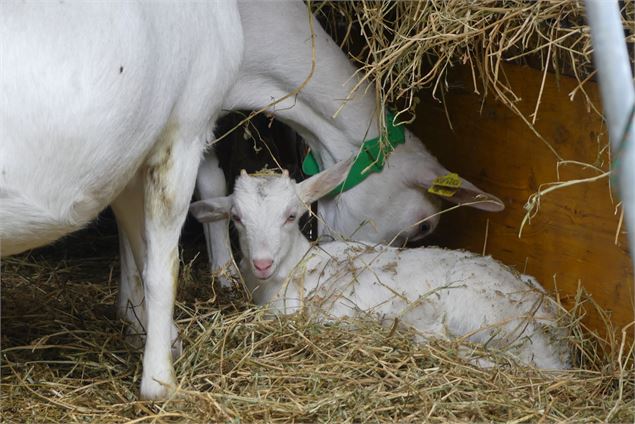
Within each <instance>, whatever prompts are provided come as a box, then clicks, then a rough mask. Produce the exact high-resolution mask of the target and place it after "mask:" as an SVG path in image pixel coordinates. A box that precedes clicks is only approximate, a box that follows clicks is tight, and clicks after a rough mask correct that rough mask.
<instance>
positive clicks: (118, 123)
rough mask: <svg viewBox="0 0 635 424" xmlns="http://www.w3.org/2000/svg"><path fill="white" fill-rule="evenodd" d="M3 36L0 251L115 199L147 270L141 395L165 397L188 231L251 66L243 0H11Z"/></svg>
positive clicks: (42, 240)
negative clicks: (243, 71) (203, 178)
mask: <svg viewBox="0 0 635 424" xmlns="http://www.w3.org/2000/svg"><path fill="white" fill-rule="evenodd" d="M0 40H2V49H1V50H0V51H1V53H0V63H2V72H0V87H1V91H0V93H1V94H0V96H1V97H0V99H1V106H0V130H1V131H2V134H1V136H0V138H1V140H2V141H1V142H0V243H1V244H0V249H1V252H2V254H3V255H10V254H15V253H19V252H22V251H24V250H27V249H31V248H34V247H37V246H41V245H44V244H47V243H50V242H52V241H54V240H55V239H57V238H59V237H62V236H63V235H65V234H68V233H70V232H72V231H75V230H77V229H80V228H81V227H83V226H84V225H86V224H87V223H88V222H90V221H91V220H92V219H94V218H95V217H96V216H97V214H98V213H99V212H100V211H101V210H102V209H104V208H105V207H106V206H108V205H109V204H112V207H113V210H114V212H115V215H116V217H117V223H118V225H119V226H120V232H121V234H125V235H126V239H127V240H129V246H128V247H129V251H130V254H131V257H132V259H131V260H130V263H129V264H128V265H129V266H131V267H133V268H138V269H139V270H142V274H141V273H140V274H141V275H142V278H139V277H137V279H135V281H133V282H132V284H134V290H136V291H137V292H138V294H139V296H138V297H137V299H138V300H139V302H141V303H145V308H143V314H142V315H141V316H139V317H138V318H139V320H140V321H141V322H142V324H143V327H144V328H145V330H146V333H147V341H146V344H145V351H144V355H143V376H142V381H141V396H142V397H143V398H146V399H159V398H165V397H166V396H168V394H169V393H170V391H171V390H173V388H174V387H175V383H176V380H175V375H174V369H173V366H172V355H173V354H174V355H176V354H179V352H180V345H179V344H178V343H175V342H176V341H177V336H178V333H177V329H176V327H175V326H174V323H173V321H172V315H173V309H174V296H175V292H176V283H177V273H178V266H179V258H178V249H177V247H178V246H177V243H178V238H179V234H180V231H181V226H182V224H183V221H184V220H185V216H186V214H187V209H188V206H189V202H190V198H191V195H192V192H193V190H194V185H195V180H196V172H197V169H198V165H199V163H200V158H201V156H202V152H203V148H204V145H205V142H206V141H207V140H209V138H210V137H211V136H212V130H213V124H214V122H215V120H216V118H217V117H218V114H219V112H220V111H221V107H222V104H223V100H224V98H225V97H226V94H227V92H228V90H229V89H230V88H231V86H232V85H233V83H234V81H235V79H236V75H237V74H238V69H239V65H240V61H241V58H242V53H243V38H242V30H241V23H240V17H239V13H238V8H237V5H236V4H235V2H231V1H223V2H216V1H209V2H197V3H194V2H185V3H178V4H177V3H174V4H168V3H153V2H124V3H117V4H114V5H113V4H107V3H99V2H98V3H93V2H89V3H75V2H49V3H41V2H33V3H28V2H10V3H3V5H2V13H0ZM126 243H128V242H126ZM141 281H143V283H142V282H141ZM126 296H127V293H125V292H124V293H123V294H122V297H123V298H124V302H125V301H126V299H127V298H126ZM120 303H121V301H120ZM173 343H175V344H174V345H173ZM171 349H172V353H171Z"/></svg>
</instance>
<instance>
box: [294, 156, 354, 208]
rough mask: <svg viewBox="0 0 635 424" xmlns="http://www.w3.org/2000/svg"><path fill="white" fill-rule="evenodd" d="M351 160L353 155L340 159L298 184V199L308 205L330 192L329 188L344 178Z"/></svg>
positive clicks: (349, 167) (331, 188) (338, 183)
mask: <svg viewBox="0 0 635 424" xmlns="http://www.w3.org/2000/svg"><path fill="white" fill-rule="evenodd" d="M353 160H354V156H353V157H351V158H349V159H347V160H343V161H340V162H338V163H336V164H335V165H333V166H332V167H330V168H327V169H325V170H324V171H322V172H320V173H318V174H315V175H314V176H312V177H311V178H309V179H307V180H304V181H302V182H301V183H300V184H298V195H299V196H300V200H301V201H302V202H303V203H304V204H306V205H310V204H311V203H313V202H315V201H316V200H318V199H320V198H322V197H324V196H325V195H327V194H328V193H330V192H331V190H333V189H334V188H335V187H337V186H338V185H340V184H341V183H342V182H344V180H346V177H347V176H348V172H349V171H350V169H351V165H352V164H353Z"/></svg>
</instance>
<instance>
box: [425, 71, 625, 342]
mask: <svg viewBox="0 0 635 424" xmlns="http://www.w3.org/2000/svg"><path fill="white" fill-rule="evenodd" d="M503 70H504V74H505V77H506V78H507V79H508V80H509V82H510V84H511V86H512V87H513V89H514V91H515V92H516V93H517V94H518V95H519V96H520V97H521V98H522V101H521V102H520V103H518V107H519V109H520V110H521V111H522V112H523V113H524V114H525V116H528V115H529V114H530V113H532V112H533V110H534V107H535V105H536V99H537V96H538V93H539V88H540V86H541V81H542V73H541V72H539V71H537V70H534V69H531V68H528V67H521V66H515V65H508V66H505V67H504V68H503ZM448 82H449V83H450V84H451V86H452V87H454V86H455V85H456V86H457V88H452V89H451V91H450V94H449V95H446V98H445V103H446V106H447V114H449V116H450V119H451V122H452V125H453V128H454V130H451V129H450V126H449V125H448V121H447V118H446V112H445V111H444V108H443V105H441V104H439V103H438V102H435V101H433V100H432V98H431V95H430V93H422V96H421V98H422V102H421V104H420V106H419V108H418V110H417V120H416V122H415V124H414V125H413V130H414V131H415V133H416V134H417V135H418V136H419V137H420V138H421V139H422V140H423V141H424V143H425V144H426V145H427V146H428V147H429V148H430V150H431V151H432V153H434V154H435V155H436V156H437V157H438V158H439V160H440V161H441V162H442V163H443V164H444V165H445V166H446V167H448V169H451V170H454V171H457V172H458V173H459V174H460V175H462V176H463V177H465V178H467V179H469V180H470V181H472V182H473V183H475V184H476V185H478V186H479V187H481V188H482V189H484V190H487V191H490V192H491V193H493V194H496V195H497V196H499V197H500V198H501V199H502V200H503V201H504V202H505V204H506V206H507V209H506V210H505V211H504V212H501V213H498V214H492V213H485V212H480V211H476V210H473V209H469V208H461V209H459V210H457V211H453V212H450V213H448V214H446V215H445V216H444V217H443V218H442V221H441V225H440V227H439V230H438V233H437V235H436V236H435V239H434V240H433V243H434V244H440V245H444V246H448V247H452V248H459V247H460V248H466V249H469V250H472V251H476V252H481V251H482V250H483V247H484V240H485V236H486V224H487V220H489V230H488V235H487V245H486V252H487V253H488V254H491V255H493V256H494V257H495V258H497V259H499V260H501V261H503V262H504V263H506V264H508V265H511V266H514V267H515V268H516V269H517V270H519V271H523V272H527V273H529V274H532V275H534V276H535V277H537V278H538V279H539V281H541V282H542V283H543V285H544V286H545V287H547V288H548V289H553V288H554V285H555V284H557V287H558V290H559V292H560V293H561V295H572V294H574V293H575V292H576V288H577V286H578V283H580V284H581V285H582V286H583V287H585V288H586V289H587V290H588V291H589V292H590V293H591V294H592V295H593V298H594V299H595V300H596V301H597V302H598V303H599V304H600V305H601V306H602V307H604V308H606V309H608V310H610V311H611V318H612V321H613V322H614V323H615V324H616V325H618V326H623V325H625V324H627V323H629V322H631V321H633V319H634V304H635V302H634V301H633V267H632V263H631V261H630V258H629V254H628V250H627V249H628V248H627V240H626V237H625V234H624V232H623V231H622V234H620V235H619V237H618V243H617V244H615V236H616V231H617V228H618V220H619V213H618V215H616V214H615V206H616V205H615V200H612V199H611V196H610V191H609V186H608V184H609V183H608V179H603V180H601V181H599V182H594V183H589V184H583V185H578V186H573V187H569V188H565V189H562V190H560V191H557V192H554V193H552V194H548V195H546V196H545V197H544V198H543V200H542V202H541V206H540V211H539V213H538V215H537V216H535V217H534V218H533V219H532V221H531V224H530V225H528V226H526V227H525V229H524V231H523V235H522V238H518V230H519V227H520V223H521V221H522V218H523V216H524V210H523V206H524V205H525V202H526V201H527V199H528V197H529V196H530V195H531V194H532V193H534V192H535V191H536V190H537V189H538V185H539V184H541V183H546V182H551V181H556V180H557V174H556V159H555V155H554V154H553V153H552V152H551V151H550V150H549V149H548V148H547V147H546V146H545V144H544V143H543V142H541V141H540V140H539V139H538V138H537V137H536V136H535V135H534V133H533V132H532V131H531V130H530V129H529V128H528V126H527V125H526V124H525V123H524V122H523V121H522V120H521V119H520V118H518V117H517V116H515V115H514V113H513V112H511V111H510V110H509V109H508V108H507V107H506V106H504V105H503V104H501V103H500V102H497V101H495V100H493V99H492V98H491V96H490V97H488V98H487V100H486V101H485V102H483V101H482V100H481V97H480V96H479V95H476V94H474V92H473V86H472V77H471V74H470V73H469V71H468V70H467V69H455V70H454V71H453V72H452V73H451V74H450V76H449V78H448ZM576 85H577V84H576V81H575V80H573V79H572V78H568V77H562V76H561V77H560V78H556V77H555V76H554V75H552V74H548V75H547V78H546V81H545V87H544V91H543V94H542V99H541V104H540V108H539V110H538V115H537V116H538V119H537V121H536V128H537V129H538V131H539V132H540V133H541V134H542V135H543V136H544V137H545V139H546V140H547V141H549V142H550V143H551V144H552V145H553V147H554V148H555V149H556V150H557V152H558V153H559V154H560V156H562V157H563V158H564V159H568V160H577V161H583V162H588V163H596V164H599V163H601V162H602V161H604V163H603V165H602V168H604V169H606V168H607V166H606V164H607V157H608V156H607V152H599V150H600V149H601V147H602V146H603V145H604V144H605V142H606V138H605V137H606V135H602V133H603V132H604V127H603V125H602V120H601V119H600V117H599V116H598V115H597V114H595V113H593V112H589V111H588V110H587V105H586V102H585V101H584V99H583V94H582V93H580V92H579V93H578V94H577V95H576V97H575V100H574V101H573V102H572V101H570V100H569V97H568V95H569V93H570V92H571V91H572V90H573V89H574V88H575V87H576ZM585 89H586V90H587V92H588V95H589V96H590V98H591V99H592V100H593V101H594V103H595V104H596V105H598V106H599V105H600V101H599V93H598V90H597V86H595V84H594V83H592V82H591V83H588V84H586V85H585ZM560 170H561V173H560V175H561V178H562V179H571V178H584V177H590V176H593V175H597V174H596V173H594V172H592V171H589V170H583V169H581V168H580V167H576V166H564V167H561V169H560ZM565 301H567V299H565ZM565 303H566V302H565ZM586 320H587V323H588V324H589V325H590V326H591V327H593V328H596V329H599V330H600V331H601V330H602V329H603V328H604V325H603V324H602V322H601V320H600V319H599V317H598V316H597V315H596V314H590V315H589V316H588V317H587V319H586Z"/></svg>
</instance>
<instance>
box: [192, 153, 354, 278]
mask: <svg viewBox="0 0 635 424" xmlns="http://www.w3.org/2000/svg"><path fill="white" fill-rule="evenodd" d="M351 163H352V162H351V160H348V161H343V162H339V163H337V164H336V165H334V166H333V167H331V168H329V169H327V170H325V171H323V172H320V173H319V174H317V175H315V176H313V177H311V178H309V179H307V180H305V181H303V182H302V183H300V184H296V182H295V181H294V180H292V179H291V178H289V174H288V172H286V171H285V172H284V173H283V174H281V175H272V176H254V177H252V176H249V175H247V173H246V172H244V171H243V172H241V175H240V177H239V178H238V179H237V180H236V184H235V186H234V193H233V194H232V195H231V196H226V197H220V198H215V199H206V200H201V201H198V202H194V203H193V204H192V206H191V208H190V211H191V212H192V214H193V215H194V217H195V218H196V219H198V220H199V221H201V222H210V221H215V220H219V219H224V218H227V217H230V218H231V219H232V220H233V221H234V224H235V226H236V229H237V230H238V235H239V240H240V249H241V251H242V253H243V257H244V260H245V261H249V265H248V266H249V267H250V269H251V272H252V274H253V275H254V276H255V277H256V278H258V279H260V280H267V279H268V278H270V277H271V276H272V275H274V274H275V272H276V270H277V269H278V268H279V266H280V265H281V264H282V263H284V262H285V260H287V259H288V258H291V259H290V260H291V261H294V263H292V264H291V265H295V260H296V259H294V258H296V256H297V254H298V253H301V254H304V252H297V251H295V250H297V248H300V247H301V245H299V243H303V242H306V240H305V239H304V236H303V235H302V233H301V232H300V230H299V228H298V223H297V220H298V219H299V218H300V217H301V216H302V215H303V214H304V213H305V212H307V210H308V205H310V204H311V203H312V202H314V201H316V200H318V199H319V198H321V197H322V196H324V195H325V194H327V193H328V192H330V191H331V190H332V189H333V188H334V187H336V186H337V185H338V184H340V183H341V182H342V181H343V180H344V179H345V178H346V175H347V174H348V170H349V168H350V165H351Z"/></svg>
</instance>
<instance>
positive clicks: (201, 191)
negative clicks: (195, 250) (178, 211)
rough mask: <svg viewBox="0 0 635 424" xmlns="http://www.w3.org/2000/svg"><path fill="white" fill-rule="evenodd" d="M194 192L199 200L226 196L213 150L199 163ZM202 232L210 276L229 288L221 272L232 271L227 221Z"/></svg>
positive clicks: (206, 228) (209, 223)
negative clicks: (213, 276) (203, 233)
mask: <svg viewBox="0 0 635 424" xmlns="http://www.w3.org/2000/svg"><path fill="white" fill-rule="evenodd" d="M196 191H197V194H198V197H199V198H200V199H210V198H213V197H219V196H224V195H225V194H227V193H226V192H227V184H226V182H225V174H223V170H222V169H221V168H220V166H219V163H218V157H217V156H216V152H214V150H213V149H210V151H208V152H207V153H206V154H205V158H204V159H203V161H201V164H200V166H199V169H198V176H197V178H196ZM203 230H204V232H205V244H206V247H207V258H208V260H209V264H210V268H211V271H212V275H215V276H216V280H217V281H218V282H219V284H220V286H221V287H229V286H230V285H231V281H230V280H229V278H227V276H226V275H223V271H229V272H231V271H232V270H233V268H232V265H231V264H232V261H231V259H232V256H231V243H230V240H229V220H227V219H224V220H220V221H216V222H207V223H204V224H203Z"/></svg>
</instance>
